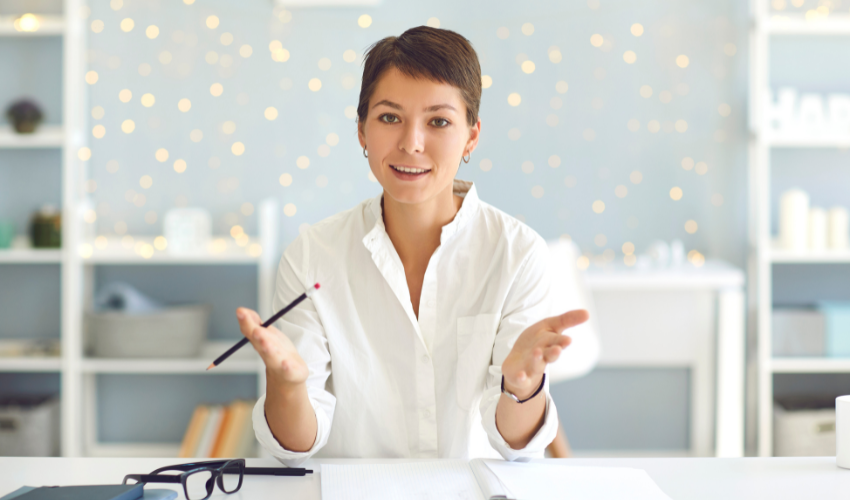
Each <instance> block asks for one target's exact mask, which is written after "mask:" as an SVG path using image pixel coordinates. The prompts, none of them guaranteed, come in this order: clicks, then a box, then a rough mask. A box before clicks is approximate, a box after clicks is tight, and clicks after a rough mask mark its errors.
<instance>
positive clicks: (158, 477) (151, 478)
mask: <svg viewBox="0 0 850 500" xmlns="http://www.w3.org/2000/svg"><path fill="white" fill-rule="evenodd" d="M128 479H135V480H136V481H138V482H140V483H177V484H181V481H180V476H179V475H171V474H127V475H126V476H124V484H127V480H128Z"/></svg>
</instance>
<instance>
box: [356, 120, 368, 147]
mask: <svg viewBox="0 0 850 500" xmlns="http://www.w3.org/2000/svg"><path fill="white" fill-rule="evenodd" d="M357 140H359V141H360V147H361V148H363V149H366V129H365V128H364V125H363V122H361V121H359V120H358V121H357Z"/></svg>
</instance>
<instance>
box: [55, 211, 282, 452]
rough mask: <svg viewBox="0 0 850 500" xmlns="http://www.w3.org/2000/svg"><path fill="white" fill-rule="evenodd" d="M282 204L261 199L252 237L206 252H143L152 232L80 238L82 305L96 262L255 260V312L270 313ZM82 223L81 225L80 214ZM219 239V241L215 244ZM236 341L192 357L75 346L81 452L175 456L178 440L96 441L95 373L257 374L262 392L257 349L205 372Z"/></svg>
mask: <svg viewBox="0 0 850 500" xmlns="http://www.w3.org/2000/svg"><path fill="white" fill-rule="evenodd" d="M280 213H281V208H280V205H279V203H278V202H277V200H274V199H267V200H264V201H262V202H261V203H260V204H259V206H258V208H257V217H258V222H259V223H258V228H259V236H258V237H257V238H250V239H249V240H248V242H247V243H246V244H244V246H240V245H237V244H236V243H235V242H234V241H233V239H232V238H230V237H229V236H227V237H224V236H220V237H214V238H213V240H212V242H213V243H211V244H210V245H209V246H208V248H207V250H206V251H199V252H194V253H189V254H173V253H170V252H169V251H168V249H167V247H166V248H165V249H164V250H153V253H147V254H146V253H145V252H144V251H141V250H139V249H140V248H141V247H144V246H150V248H153V244H154V237H152V236H134V237H133V244H132V245H126V246H125V245H124V244H122V243H121V242H120V241H118V240H117V239H114V240H109V239H106V240H105V241H104V240H102V239H101V242H100V243H98V240H97V239H95V240H83V242H82V243H81V244H80V247H79V252H78V254H79V255H80V256H81V257H80V258H81V264H82V268H83V277H82V286H83V292H82V297H83V310H90V309H91V305H92V303H93V300H94V271H95V268H96V267H97V266H116V265H121V266H127V265H131V266H150V265H157V266H163V265H164V266H172V265H174V266H187V265H188V266H192V265H209V264H215V265H222V266H230V265H255V266H256V267H257V286H258V290H257V298H258V302H259V305H258V307H257V311H258V313H259V314H260V316H261V317H264V318H266V317H269V316H271V315H272V314H273V312H272V311H271V303H272V294H273V291H274V277H275V270H276V268H277V264H278V256H279V251H278V227H279V214H280ZM78 220H79V223H80V224H81V225H83V224H85V222H84V221H82V218H78ZM215 242H217V244H216V243H215ZM233 343H234V341H208V342H206V343H205V344H204V345H203V347H202V348H201V352H200V354H199V355H198V356H197V357H193V358H154V359H146V358H139V359H135V358H120V359H116V358H94V357H86V356H85V355H84V354H83V352H82V349H80V348H79V347H80V344H81V342H78V344H77V346H78V347H77V349H75V353H74V356H75V358H76V359H75V364H77V366H78V367H79V368H78V370H77V371H76V372H75V373H73V374H72V375H73V376H74V377H75V378H76V380H78V382H79V383H80V384H81V386H80V393H81V395H82V397H81V399H80V400H78V401H77V403H78V407H77V408H75V410H76V411H79V412H80V418H81V421H82V423H83V424H82V429H81V430H82V436H83V441H82V443H81V448H80V450H79V451H80V453H79V454H81V455H84V456H97V457H110V456H140V457H144V456H149V457H163V456H176V455H177V451H178V449H179V443H133V442H126V443H101V442H99V441H98V440H97V429H98V425H97V400H98V394H97V376H98V375H101V374H135V375H153V374H159V375H162V374H167V375H185V374H207V375H208V376H221V375H234V374H237V375H242V374H244V375H256V376H257V393H258V394H261V393H262V392H265V365H263V363H262V360H261V359H260V358H259V356H258V355H257V354H256V352H255V351H253V350H252V349H249V348H245V349H242V350H240V351H239V352H237V353H235V354H234V355H233V356H232V357H231V358H229V359H228V361H227V363H224V364H222V365H221V366H220V367H217V368H216V369H215V370H212V371H209V372H208V371H207V366H209V364H210V362H211V361H212V360H213V359H215V358H216V357H218V356H219V355H220V354H221V353H222V352H224V351H226V350H227V349H228V348H229V347H230V346H232V345H233Z"/></svg>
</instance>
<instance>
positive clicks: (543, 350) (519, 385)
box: [502, 309, 590, 399]
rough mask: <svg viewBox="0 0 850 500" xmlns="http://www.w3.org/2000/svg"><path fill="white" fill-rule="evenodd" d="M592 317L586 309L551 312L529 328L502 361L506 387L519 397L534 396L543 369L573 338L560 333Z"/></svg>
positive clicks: (554, 359) (556, 357)
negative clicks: (559, 313) (553, 313)
mask: <svg viewBox="0 0 850 500" xmlns="http://www.w3.org/2000/svg"><path fill="white" fill-rule="evenodd" d="M589 317H590V315H589V314H588V312H587V311H586V310H584V309H576V310H573V311H569V312H566V313H564V314H561V315H560V316H552V317H551V318H546V319H544V320H542V321H538V322H537V323H535V324H533V325H531V326H530V327H528V328H526V329H525V331H524V332H522V334H521V335H520V336H519V338H518V339H517V341H516V343H515V344H514V347H513V349H511V352H510V353H508V357H506V358H505V361H504V362H503V363H502V375H504V376H505V389H506V390H508V391H509V392H511V393H512V394H514V395H516V397H518V398H520V399H525V398H527V397H529V396H531V395H532V394H533V393H534V391H536V390H537V388H538V387H539V386H540V381H541V379H542V378H543V371H544V370H545V369H546V365H547V364H548V363H552V362H554V361H556V360H557V359H558V357H559V356H560V355H561V351H562V350H563V349H564V348H566V347H567V346H568V345H570V342H571V341H572V339H570V337H568V336H566V335H563V334H561V332H563V331H564V330H566V329H567V328H571V327H574V326H577V325H580V324H582V323H584V322H585V321H587V319H588V318H589Z"/></svg>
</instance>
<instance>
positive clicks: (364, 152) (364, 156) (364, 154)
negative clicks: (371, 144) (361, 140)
mask: <svg viewBox="0 0 850 500" xmlns="http://www.w3.org/2000/svg"><path fill="white" fill-rule="evenodd" d="M363 158H369V157H368V156H366V148H363Z"/></svg>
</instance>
